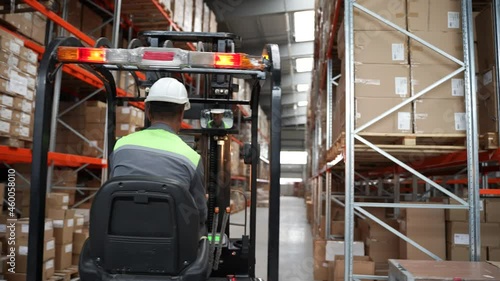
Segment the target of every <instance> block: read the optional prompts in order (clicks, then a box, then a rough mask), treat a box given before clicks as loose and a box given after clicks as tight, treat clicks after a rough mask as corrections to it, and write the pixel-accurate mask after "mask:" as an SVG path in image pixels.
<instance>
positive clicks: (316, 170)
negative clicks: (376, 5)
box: [308, 0, 500, 280]
mask: <svg viewBox="0 0 500 281" xmlns="http://www.w3.org/2000/svg"><path fill="white" fill-rule="evenodd" d="M476 4H479V3H473V1H472V0H462V1H461V14H462V17H461V21H462V34H463V47H464V57H463V61H462V60H457V59H454V58H453V57H451V56H450V55H448V54H446V53H445V52H443V51H441V50H439V49H438V48H436V47H434V46H432V45H431V44H429V43H427V42H425V41H423V40H421V39H420V38H418V37H417V36H415V35H414V34H412V33H410V32H408V31H406V30H402V29H401V28H399V27H397V26H396V25H395V24H392V23H391V22H388V21H387V20H385V19H384V18H382V17H380V16H378V15H377V14H375V13H374V12H372V11H370V10H368V9H366V8H365V7H363V6H362V5H360V4H358V3H356V1H354V0H344V1H342V0H337V1H336V2H335V4H334V8H333V9H332V10H331V11H330V12H331V14H330V15H329V18H330V20H329V23H330V25H331V27H330V28H331V29H330V34H329V37H328V42H321V43H320V44H324V46H328V49H327V50H326V52H327V53H328V57H327V59H326V60H325V61H322V62H319V63H318V66H317V67H319V71H320V73H321V74H322V75H321V78H319V80H321V82H320V83H319V85H316V87H314V85H313V90H316V91H317V92H316V94H318V93H319V89H318V88H320V87H321V88H322V89H324V88H325V87H326V89H327V108H326V115H327V125H326V135H327V136H326V143H327V149H328V151H329V157H328V159H327V162H328V163H327V164H324V165H323V164H321V163H315V160H316V159H314V157H313V159H312V161H313V162H312V163H310V165H311V166H312V173H313V175H311V176H312V177H311V178H310V179H309V181H308V183H309V186H310V189H311V196H312V200H313V206H314V210H313V212H314V218H315V221H314V222H313V224H314V226H313V227H317V226H318V225H319V224H320V216H321V214H322V213H323V211H324V213H325V229H326V230H327V231H325V237H324V238H325V239H330V238H332V236H331V235H330V233H329V232H330V222H331V220H330V214H331V212H330V208H331V206H330V204H325V209H326V210H322V208H323V207H322V204H321V202H322V201H323V200H325V201H326V202H334V203H336V204H340V205H345V223H346V229H345V241H346V243H345V256H346V258H345V259H346V260H347V261H351V262H346V263H345V280H362V279H373V280H386V279H387V277H385V276H356V275H353V271H352V270H353V268H352V261H353V253H352V245H353V239H354V237H353V233H354V217H355V216H358V217H360V218H362V219H366V218H368V219H370V220H373V221H375V222H377V223H379V224H381V225H382V226H384V227H385V228H386V229H388V230H389V231H391V232H392V233H393V234H395V235H397V236H399V237H400V238H401V239H403V240H405V241H406V242H407V243H410V244H412V245H413V246H415V247H416V248H417V249H419V250H421V251H423V252H424V253H427V254H428V255H429V256H431V257H433V258H434V259H437V260H439V257H437V256H435V255H434V254H432V253H431V252H430V251H428V250H427V249H424V248H423V247H421V246H420V245H418V244H417V243H415V242H414V241H411V240H410V239H408V238H407V237H405V236H404V235H403V234H401V233H399V232H398V231H397V230H395V229H391V227H389V226H388V225H386V224H384V223H383V222H382V221H381V220H379V219H377V218H376V217H375V216H373V215H372V214H370V213H369V212H368V211H366V210H365V209H364V208H365V207H388V208H394V210H395V215H396V216H397V212H398V210H399V208H438V209H468V210H469V234H470V235H469V239H470V241H469V244H470V260H472V261H477V260H479V259H480V249H481V244H480V227H479V222H480V219H479V205H480V204H479V198H480V196H481V195H496V196H498V195H500V190H499V189H488V184H489V183H498V178H496V177H488V172H497V171H498V167H490V168H488V166H487V164H485V163H488V162H500V157H499V156H500V149H494V150H488V151H480V150H479V145H478V140H479V139H478V131H477V125H476V124H477V112H476V110H474V109H475V108H476V84H475V64H474V55H473V54H474V53H473V52H474V48H473V46H474V41H473V40H474V39H473V35H472V34H473V29H472V26H473V25H472V21H473V14H472V11H473V6H475V5H476ZM492 5H493V7H494V17H493V18H494V30H495V34H496V36H495V45H496V46H499V40H500V1H498V0H493V4H492ZM354 9H357V10H358V11H360V12H362V13H364V14H365V15H369V16H371V17H372V18H375V19H377V20H378V21H380V22H382V23H384V24H386V25H389V26H391V27H392V28H393V30H397V31H399V32H401V33H403V34H405V35H407V36H408V37H410V38H412V39H413V40H416V41H418V42H420V43H422V44H424V45H425V46H427V47H428V48H430V49H432V50H434V51H437V52H438V53H439V54H441V55H443V56H445V57H447V58H449V59H451V60H452V61H454V62H455V63H457V65H458V67H457V70H456V71H454V72H453V73H452V74H450V75H447V76H446V77H444V78H442V79H440V80H439V81H437V82H436V83H434V84H433V85H431V86H429V87H427V88H426V89H425V90H424V91H422V92H420V93H418V94H417V95H414V96H412V97H411V98H410V99H408V100H406V101H405V102H402V103H401V104H399V105H398V106H396V107H395V108H392V109H391V110H388V111H387V112H385V113H383V114H381V115H380V116H379V117H378V118H376V119H374V120H372V121H371V122H368V123H367V124H365V125H364V126H361V127H359V128H355V127H354V118H355V117H354V116H355V115H354V113H355V111H354V53H353V46H354V42H353V33H354V32H353V20H354ZM342 11H343V13H342ZM342 14H343V18H344V32H345V36H346V40H345V53H346V59H345V62H342V63H345V70H346V71H345V73H346V77H345V79H346V128H345V146H344V147H343V150H341V151H340V153H339V154H337V153H332V152H333V146H334V143H333V141H334V140H333V138H332V103H333V102H332V96H333V91H332V90H333V89H332V88H333V87H334V86H337V83H336V82H335V80H336V79H337V78H338V75H337V74H338V73H335V70H337V71H338V69H337V68H335V66H334V65H333V63H332V62H333V58H332V57H333V52H332V51H334V50H335V48H334V43H333V42H334V41H335V38H336V37H335V34H336V32H337V30H338V28H339V26H340V20H339V18H340V17H341V15H342ZM497 49H498V48H497ZM499 63H500V57H499V54H498V52H497V53H496V65H500V64H499ZM462 72H463V73H464V76H465V77H464V78H465V79H464V81H465V83H464V84H465V103H466V125H467V130H466V140H467V142H466V149H465V150H458V151H455V152H451V153H444V154H442V155H436V156H429V157H424V158H423V159H419V161H415V162H406V163H403V162H402V161H400V160H398V159H397V158H396V157H393V156H391V154H390V153H387V152H386V151H384V149H381V148H379V147H377V146H376V145H374V144H372V143H370V142H369V141H367V140H366V139H365V138H363V137H362V136H360V133H361V132H362V131H363V130H364V129H365V128H367V127H368V126H370V125H371V124H373V123H375V122H377V121H379V120H380V119H382V118H383V117H385V116H387V115H389V114H390V113H392V112H395V111H396V110H397V109H398V108H401V107H402V106H403V105H405V104H408V103H410V102H412V101H413V100H415V99H417V98H418V97H420V96H422V95H424V94H427V92H430V91H431V90H432V89H434V88H435V87H436V86H437V85H439V84H441V83H443V82H444V81H446V80H448V79H449V78H451V77H453V76H454V75H456V74H457V73H462ZM496 74H497V75H496V77H495V79H496V81H500V74H499V73H496ZM325 78H326V79H325ZM497 84H498V83H497ZM429 94H432V93H429ZM312 95H315V92H313V94H312ZM497 95H498V93H497ZM310 104H312V105H313V106H314V104H315V103H314V102H313V103H310ZM313 120H314V119H313ZM315 125H316V126H317V125H318V124H317V123H316V124H315ZM316 131H317V129H316ZM317 138H318V136H317V135H315V136H313V140H312V142H313V143H317V141H318V139H317ZM355 141H359V142H362V143H363V144H364V145H365V146H366V147H369V148H370V149H372V150H373V151H376V152H377V153H379V154H381V155H383V156H384V157H386V158H388V159H389V160H390V162H391V163H393V165H388V167H382V168H377V167H373V168H371V169H364V170H358V166H356V165H355V164H356V158H355V156H356V155H357V154H358V153H362V152H359V151H357V150H356V149H355ZM336 152H338V149H337V151H336ZM312 153H313V155H315V153H316V152H315V151H314V148H313V151H312ZM433 171H435V172H433ZM463 172H467V176H466V177H464V176H462V175H461V174H462V173H463ZM424 174H426V175H428V176H424ZM403 175H404V176H405V177H404V179H401V178H400V177H401V176H403ZM434 175H435V176H434ZM443 175H446V176H445V177H443ZM334 177H336V178H337V179H338V178H340V179H341V180H343V182H344V183H345V195H341V194H339V193H336V192H333V191H332V188H333V186H334V184H333V180H334ZM422 184H424V185H425V186H426V192H425V193H424V195H425V194H426V193H431V192H433V191H435V190H438V191H441V192H442V193H444V194H446V195H447V196H449V197H451V198H454V199H455V200H457V201H458V202H460V203H461V204H459V205H443V204H425V206H422V205H420V204H414V203H413V204H412V203H399V198H400V196H401V195H403V194H404V192H408V193H406V194H407V195H409V196H411V197H412V199H414V201H418V200H419V198H418V195H417V194H416V191H417V186H419V185H422ZM387 185H389V186H390V187H391V190H392V192H388V191H387V190H385V189H384V186H387ZM443 185H467V186H468V187H469V188H468V198H469V200H468V202H466V201H464V200H462V199H461V198H459V197H458V196H456V195H455V194H454V193H453V192H450V191H448V190H447V189H446V188H444V187H443ZM371 190H376V191H377V194H378V196H367V195H368V194H370V191H371ZM358 191H359V192H358ZM359 194H361V195H359ZM355 198H360V199H361V198H362V199H386V203H371V202H370V203H368V202H356V201H355ZM341 199H344V200H343V201H342V200H341ZM389 201H394V203H388V202H389Z"/></svg>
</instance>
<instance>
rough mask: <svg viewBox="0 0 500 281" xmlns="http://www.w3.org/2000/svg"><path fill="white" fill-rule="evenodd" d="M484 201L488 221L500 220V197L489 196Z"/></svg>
mask: <svg viewBox="0 0 500 281" xmlns="http://www.w3.org/2000/svg"><path fill="white" fill-rule="evenodd" d="M484 201H485V204H484V205H485V209H486V212H485V213H486V222H500V198H487V199H484Z"/></svg>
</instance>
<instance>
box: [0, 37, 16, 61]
mask: <svg viewBox="0 0 500 281" xmlns="http://www.w3.org/2000/svg"><path fill="white" fill-rule="evenodd" d="M0 40H1V39H0ZM0 62H1V63H5V64H7V65H9V66H11V67H17V66H18V64H19V57H18V56H16V55H14V54H11V53H9V52H7V51H5V52H3V51H2V52H0Z"/></svg>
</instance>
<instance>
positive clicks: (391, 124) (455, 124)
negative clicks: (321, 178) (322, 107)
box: [333, 0, 465, 138]
mask: <svg viewBox="0 0 500 281" xmlns="http://www.w3.org/2000/svg"><path fill="white" fill-rule="evenodd" d="M358 4H361V5H363V6H365V7H367V8H369V9H370V10H372V11H374V12H376V13H378V14H379V15H381V16H382V17H384V18H386V19H388V20H390V21H392V22H393V23H394V24H395V25H397V26H399V27H400V28H402V29H404V30H408V31H410V32H412V33H413V34H414V35H415V36H417V37H418V38H421V39H422V40H425V41H426V42H429V43H430V44H432V45H434V46H436V47H438V48H440V49H442V50H443V51H445V52H447V53H449V54H450V55H451V56H452V57H454V58H456V59H457V60H463V50H462V49H463V48H462V34H461V23H460V19H461V16H460V1H458V0H443V1H429V0H397V1H391V3H388V2H387V1H382V0H377V1H359V2H358ZM356 11H357V12H356V15H355V17H354V46H353V48H354V50H353V51H354V63H355V65H354V93H355V111H356V115H355V118H356V119H355V120H356V122H355V126H356V128H358V127H360V126H362V125H364V124H366V123H367V122H368V121H370V120H372V119H374V118H375V117H377V116H378V115H380V114H382V113H383V112H385V111H387V110H389V109H390V108H392V107H394V106H396V105H397V104H399V103H401V102H402V101H404V100H405V99H408V98H409V97H411V96H414V95H417V94H419V93H421V92H422V91H423V90H425V89H426V88H428V87H429V86H431V85H432V84H434V83H436V82H437V81H438V80H440V79H441V78H442V77H444V76H446V75H448V74H450V73H452V72H453V71H455V70H457V69H458V66H457V64H456V63H454V62H453V61H452V60H450V59H448V58H445V57H443V56H441V55H440V54H437V53H436V52H434V51H433V50H431V49H429V48H427V47H425V46H424V45H422V44H421V43H420V42H418V40H415V39H409V38H408V36H406V35H404V34H403V33H401V32H399V31H396V30H394V29H393V28H391V27H389V26H388V25H385V24H382V23H380V22H378V21H377V20H376V19H374V18H372V17H371V16H369V15H367V14H365V13H364V12H361V11H358V10H356ZM429 11H430V12H429ZM342 29H343V27H341V28H340V30H341V31H340V32H339V34H338V46H339V58H340V59H341V60H344V58H345V50H344V44H345V43H344V42H345V36H344V33H343V32H342V31H343V30H342ZM342 76H345V69H342ZM335 101H336V105H335V107H336V111H338V113H337V112H335V111H334V117H333V118H334V124H336V123H337V124H340V125H337V126H338V127H337V128H334V133H335V134H334V138H336V137H338V136H339V135H340V133H341V132H342V129H343V124H344V122H345V120H343V119H345V113H344V112H345V110H344V108H343V107H344V104H345V81H344V79H341V81H340V84H339V87H338V88H337V91H336V99H335ZM464 112H465V105H464V81H463V74H458V75H456V76H454V77H452V79H450V80H448V81H446V82H444V83H442V84H440V86H438V87H436V88H434V89H433V90H432V91H430V92H429V93H427V94H425V95H424V96H423V97H422V98H419V99H417V100H416V101H415V102H413V103H410V104H407V105H405V106H403V107H402V108H400V109H398V110H396V111H395V112H394V113H392V114H391V115H389V116H387V117H385V118H383V119H382V120H380V121H378V122H376V123H375V124H373V125H371V126H369V127H368V128H366V129H365V130H363V132H365V133H385V134H387V133H389V134H390V133H405V134H414V133H415V134H457V133H459V134H464V133H465V118H464Z"/></svg>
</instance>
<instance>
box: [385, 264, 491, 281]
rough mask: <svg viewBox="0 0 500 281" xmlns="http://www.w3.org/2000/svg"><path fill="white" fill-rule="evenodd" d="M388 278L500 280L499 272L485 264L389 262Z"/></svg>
mask: <svg viewBox="0 0 500 281" xmlns="http://www.w3.org/2000/svg"><path fill="white" fill-rule="evenodd" d="M389 276H391V278H393V279H392V280H398V281H412V280H425V281H453V280H457V279H460V280H474V281H484V280H500V270H498V268H497V267H496V266H494V265H491V264H489V263H486V262H480V263H472V262H463V261H414V260H391V261H390V262H389Z"/></svg>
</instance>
